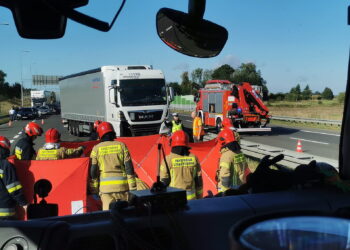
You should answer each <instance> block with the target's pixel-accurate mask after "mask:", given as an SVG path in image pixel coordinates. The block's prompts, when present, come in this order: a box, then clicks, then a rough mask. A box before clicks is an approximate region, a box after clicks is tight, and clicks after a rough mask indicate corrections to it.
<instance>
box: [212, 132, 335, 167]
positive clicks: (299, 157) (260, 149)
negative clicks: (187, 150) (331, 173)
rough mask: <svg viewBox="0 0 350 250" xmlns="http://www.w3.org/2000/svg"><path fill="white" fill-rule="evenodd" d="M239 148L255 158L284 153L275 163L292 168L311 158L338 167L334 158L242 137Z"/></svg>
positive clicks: (306, 162)
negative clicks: (281, 158)
mask: <svg viewBox="0 0 350 250" xmlns="http://www.w3.org/2000/svg"><path fill="white" fill-rule="evenodd" d="M216 136H217V135H216V134H213V133H208V134H207V135H206V136H205V138H206V139H209V140H211V139H213V138H215V137H216ZM241 148H242V151H243V153H244V154H245V155H246V156H247V157H249V158H253V159H256V160H261V159H262V158H263V157H264V156H266V155H271V156H276V155H279V154H284V159H283V160H282V161H279V162H278V163H277V165H280V166H282V167H286V168H290V169H294V168H296V167H297V166H299V165H300V164H308V163H309V162H310V161H312V160H316V161H317V162H325V163H328V164H330V165H332V166H334V167H335V168H336V169H338V165H339V163H338V161H337V160H334V159H329V158H324V157H320V156H316V155H311V154H307V153H297V152H294V151H292V150H288V149H283V148H277V147H272V146H269V145H265V144H259V143H256V142H251V141H247V140H244V139H242V140H241Z"/></svg>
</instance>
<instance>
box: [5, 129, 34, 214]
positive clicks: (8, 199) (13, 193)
mask: <svg viewBox="0 0 350 250" xmlns="http://www.w3.org/2000/svg"><path fill="white" fill-rule="evenodd" d="M10 146H11V144H10V142H9V140H8V139H7V138H6V137H3V136H0V220H5V219H16V209H15V208H16V205H19V206H23V207H24V209H25V210H26V206H27V204H28V203H27V201H26V199H25V197H24V195H23V191H22V185H21V183H20V182H19V181H18V179H17V175H16V169H15V166H13V165H12V164H11V163H10V162H8V161H7V160H6V158H7V157H9V155H10Z"/></svg>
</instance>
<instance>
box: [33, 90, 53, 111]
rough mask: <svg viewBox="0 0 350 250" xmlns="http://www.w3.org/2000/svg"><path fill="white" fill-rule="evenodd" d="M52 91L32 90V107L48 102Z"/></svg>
mask: <svg viewBox="0 0 350 250" xmlns="http://www.w3.org/2000/svg"><path fill="white" fill-rule="evenodd" d="M51 93H52V92H51V91H46V90H31V91H30V99H31V105H32V107H37V106H43V105H45V104H47V103H48V101H49V98H50V96H51Z"/></svg>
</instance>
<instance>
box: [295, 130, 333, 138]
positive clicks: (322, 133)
mask: <svg viewBox="0 0 350 250" xmlns="http://www.w3.org/2000/svg"><path fill="white" fill-rule="evenodd" d="M300 131H301V132H305V133H312V134H320V135H332V136H337V137H340V135H337V134H329V133H324V132H316V131H309V130H300Z"/></svg>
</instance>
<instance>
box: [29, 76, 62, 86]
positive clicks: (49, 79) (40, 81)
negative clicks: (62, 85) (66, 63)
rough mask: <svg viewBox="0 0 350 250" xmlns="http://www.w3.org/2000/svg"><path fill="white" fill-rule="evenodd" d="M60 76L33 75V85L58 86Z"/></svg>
mask: <svg viewBox="0 0 350 250" xmlns="http://www.w3.org/2000/svg"><path fill="white" fill-rule="evenodd" d="M61 77H62V76H46V75H33V85H58V80H59V79H60V78H61Z"/></svg>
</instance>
